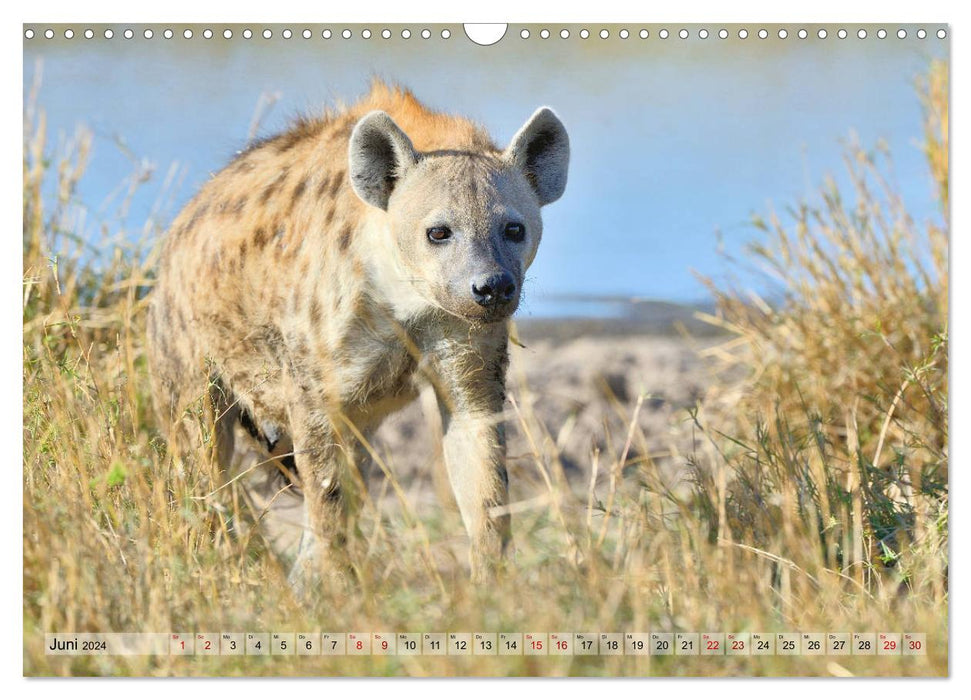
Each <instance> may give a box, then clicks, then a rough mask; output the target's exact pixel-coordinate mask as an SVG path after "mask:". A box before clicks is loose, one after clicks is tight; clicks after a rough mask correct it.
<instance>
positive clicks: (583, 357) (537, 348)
mask: <svg viewBox="0 0 971 700" xmlns="http://www.w3.org/2000/svg"><path fill="white" fill-rule="evenodd" d="M659 330H660V331H664V330H665V329H664V328H663V327H662V328H660V329H658V328H657V327H656V326H649V325H645V324H640V323H631V322H624V321H615V322H604V321H557V322H540V323H534V324H527V325H520V326H519V328H518V333H519V339H520V342H521V343H522V345H523V346H525V347H520V346H516V345H513V346H512V347H511V348H510V355H511V360H510V368H509V374H508V381H507V385H508V394H509V397H510V401H507V435H508V448H507V452H508V456H509V471H510V489H511V497H512V499H513V500H515V499H517V498H528V497H529V493H528V489H527V488H525V487H524V486H523V483H522V482H523V479H520V478H517V477H519V476H524V477H526V479H525V480H526V481H529V482H532V483H535V481H536V478H537V477H538V475H539V471H538V468H537V454H539V455H540V459H539V461H540V463H541V464H543V466H544V468H546V469H551V470H552V469H553V465H552V464H551V462H552V461H553V458H552V455H558V456H559V461H560V464H561V465H562V467H563V471H564V474H565V475H566V477H567V479H568V480H569V482H570V484H571V486H573V487H574V488H576V489H577V490H581V489H585V488H586V485H587V483H588V481H589V478H590V472H591V464H592V454H593V452H594V451H595V450H597V451H599V452H600V455H601V465H603V464H606V463H609V462H610V461H611V459H616V457H617V456H619V455H620V454H621V452H622V451H623V448H624V443H625V441H626V438H627V435H628V432H629V427H630V421H631V418H632V416H633V414H634V411H635V406H636V404H637V402H638V397H643V402H642V406H641V408H640V410H639V411H638V413H637V423H638V425H639V426H640V428H641V429H642V431H643V436H644V438H645V440H644V441H643V442H640V444H634V445H632V446H631V448H630V449H629V451H628V456H629V458H631V459H636V458H637V457H638V456H642V455H640V452H642V451H643V450H644V449H645V447H646V450H647V451H648V452H649V453H650V456H651V457H652V458H653V459H655V461H656V462H657V463H658V464H659V465H661V466H662V467H663V468H664V469H665V470H666V471H667V472H668V473H672V474H673V473H675V472H677V471H678V470H679V468H681V467H683V464H681V463H680V462H683V459H672V458H671V452H672V447H673V448H674V451H676V452H681V453H682V454H683V453H684V452H685V451H686V450H688V449H690V445H688V444H685V440H686V435H690V431H687V430H685V425H684V420H683V419H684V418H685V417H686V415H685V410H684V409H685V408H687V407H690V406H692V405H694V404H695V402H696V401H697V400H698V398H700V397H701V396H702V395H703V394H704V392H705V390H706V387H707V386H708V384H709V382H710V378H709V371H708V369H707V366H706V363H705V362H704V361H703V359H702V358H701V357H699V355H698V352H697V351H698V349H699V348H701V347H704V346H706V345H711V344H713V343H715V342H718V341H717V339H713V338H712V337H710V335H709V336H707V337H706V336H704V335H702V336H700V337H699V336H696V335H694V334H692V337H691V338H690V340H689V339H687V338H685V337H683V336H679V335H678V334H676V333H674V332H659ZM667 330H669V331H673V330H674V329H673V328H669V329H667ZM523 415H526V416H528V417H529V418H528V420H526V421H525V422H526V424H527V425H530V426H532V427H531V429H530V433H531V434H530V435H526V434H525V431H524V430H523V421H522V420H521V416H523ZM440 429H441V428H440V422H439V419H438V414H437V408H436V407H435V403H434V397H433V396H432V395H431V392H430V391H429V392H428V393H427V394H423V395H422V397H421V398H420V400H419V401H416V402H415V403H414V404H412V405H411V406H408V407H407V408H406V409H405V410H403V411H401V412H399V413H398V414H396V415H394V416H392V417H391V418H389V419H388V420H387V421H386V423H385V424H384V425H383V426H382V427H381V429H380V430H379V431H378V433H377V434H376V436H375V441H374V442H375V448H376V450H377V451H378V454H379V455H380V456H381V457H382V459H383V460H385V462H386V467H387V468H388V469H389V470H390V471H391V472H392V473H393V474H394V475H395V477H396V479H397V480H398V482H399V484H400V485H401V486H402V488H403V489H404V490H405V491H406V492H407V493H408V494H409V500H412V501H413V502H415V503H421V502H424V501H427V500H429V499H432V498H437V499H440V500H441V499H443V498H444V499H445V500H448V498H449V497H448V493H447V492H448V485H447V481H446V478H447V477H446V476H445V475H444V469H443V466H442V463H441V456H440V452H439V440H440V437H439V435H440V433H439V431H440ZM365 471H366V476H367V479H368V482H369V485H370V488H371V492H372V493H375V494H378V493H381V492H382V486H386V484H383V483H382V482H383V481H384V480H385V477H384V470H383V469H382V468H381V467H380V466H379V465H377V464H375V463H372V464H370V465H366V466H365ZM384 491H385V492H386V491H387V489H384Z"/></svg>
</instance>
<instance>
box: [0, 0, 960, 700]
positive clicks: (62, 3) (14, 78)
mask: <svg viewBox="0 0 971 700" xmlns="http://www.w3.org/2000/svg"><path fill="white" fill-rule="evenodd" d="M254 5H255V4H254ZM861 5H862V7H860V6H856V5H854V4H852V3H847V2H845V0H812V1H811V2H810V1H808V0H801V2H800V3H793V4H788V3H778V2H770V1H768V0H734V1H733V2H730V3H724V2H716V1H715V0H705V1H698V0H696V2H694V3H692V4H690V5H686V4H682V3H677V4H675V3H670V4H668V5H661V4H659V3H634V2H632V1H631V0H627V1H622V2H616V3H611V1H610V0H606V1H605V0H599V1H598V2H597V3H596V4H595V6H594V8H593V9H588V8H586V7H581V6H580V5H579V4H573V5H572V6H571V5H569V4H567V3H566V2H564V1H562V0H559V1H556V2H554V1H552V0H543V1H541V2H535V3H531V4H526V3H522V2H521V0H490V2H488V3H482V4H481V5H480V6H479V7H477V8H473V7H470V6H468V5H466V4H464V3H456V2H454V0H450V1H448V2H446V1H445V0H426V2H424V3H423V4H422V7H421V12H420V14H414V13H413V12H411V5H410V4H408V3H401V2H395V1H394V0H371V2H369V3H348V4H347V5H345V6H344V7H343V8H341V7H337V6H331V5H330V4H329V3H322V2H320V0H316V1H315V2H309V1H308V0H302V1H300V2H293V3H290V4H288V3H286V2H285V1H284V2H280V1H279V0H277V2H273V3H263V5H262V7H260V8H257V7H255V6H251V7H246V6H243V4H241V3H229V2H224V3H218V4H216V6H215V7H214V6H213V5H206V4H204V3H200V2H198V0H192V1H189V0H167V1H166V2H165V3H157V4H156V6H155V7H149V8H146V6H145V5H133V4H132V3H130V1H129V2H121V1H118V0H113V1H111V2H106V1H102V0H88V1H87V2H85V3H83V4H81V3H77V2H76V1H74V2H72V1H68V0H48V1H47V2H45V3H44V4H40V3H31V4H26V5H25V4H20V3H17V4H16V5H15V4H14V3H9V4H8V5H7V8H12V9H5V10H3V12H4V13H5V14H7V15H14V17H13V18H10V17H7V19H10V21H8V22H4V24H3V26H4V27H5V28H6V29H8V30H10V34H12V33H13V32H16V33H17V34H18V35H19V34H20V24H21V23H22V22H24V21H27V20H30V21H41V22H42V21H46V22H54V21H71V20H77V19H84V20H85V21H90V22H94V21H99V19H108V18H111V19H118V18H124V19H126V20H131V21H137V22H152V21H157V20H159V19H165V20H168V21H172V20H173V19H175V18H178V19H179V20H180V21H192V22H194V21H212V20H213V19H217V18H218V19H220V20H224V21H242V20H246V21H251V20H254V19H256V20H259V21H265V22H273V21H283V20H292V19H293V18H295V17H296V18H301V19H302V18H307V19H309V20H322V19H326V20H328V21H331V20H333V21H351V20H353V21H359V22H365V21H388V22H390V21H395V20H397V21H402V20H407V21H416V20H421V21H428V22H432V21H435V22H443V21H445V22H449V21H469V20H477V21H493V22H495V21H519V22H523V21H529V20H541V21H553V20H554V19H555V20H556V21H560V22H577V21H585V22H589V21H590V20H592V19H593V20H596V21H598V22H610V21H617V20H622V21H634V20H637V19H640V20H643V21H646V22H652V23H653V22H666V21H678V22H685V23H694V22H726V23H727V22H740V21H752V20H753V19H754V20H758V21H760V22H766V23H770V22H793V21H805V22H814V21H815V22H832V21H843V22H847V23H850V22H864V21H865V22H870V21H881V22H887V23H888V26H889V23H899V22H907V21H910V20H913V19H919V20H920V21H926V22H928V23H930V22H945V21H948V20H950V21H951V22H952V23H953V26H952V36H953V37H954V41H952V44H951V46H952V77H953V82H952V86H951V89H952V105H953V110H954V112H955V113H957V114H960V115H964V114H968V113H971V105H969V102H968V99H967V96H968V95H969V94H971V91H969V90H968V88H967V85H968V83H967V81H968V80H969V78H968V77H967V76H969V75H971V63H968V61H967V60H966V59H965V53H964V50H963V46H962V42H963V37H962V32H961V30H963V29H965V30H967V33H968V35H969V36H971V23H963V22H959V21H958V20H959V19H961V18H962V14H961V13H959V12H958V10H957V7H956V5H957V3H951V2H946V1H942V0H920V2H916V0H911V1H910V2H903V1H901V0H883V1H882V2H880V3H873V4H870V3H867V4H862V3H861ZM28 15H29V16H28ZM10 34H6V37H7V39H8V40H7V42H6V43H5V44H4V45H3V49H2V50H3V51H4V52H5V54H6V55H5V57H6V59H7V61H6V65H7V66H8V69H7V70H6V71H5V73H4V76H5V77H4V80H5V81H6V82H7V85H5V87H6V94H7V95H11V94H15V92H16V94H22V85H21V84H20V82H21V80H22V74H23V71H22V60H23V55H22V51H21V42H20V40H14V39H13V38H12V37H11V35H10ZM9 66H16V67H17V68H18V70H17V71H16V72H15V71H13V70H11V69H10V68H9ZM14 102H15V101H14ZM4 118H5V124H4V126H5V127H6V129H5V132H6V134H7V135H8V138H7V139H6V140H5V141H4V142H3V147H2V148H3V152H2V156H3V157H2V158H0V162H3V163H6V164H8V167H10V166H9V164H12V163H15V162H17V160H19V158H20V150H21V147H22V144H21V143H20V137H19V134H20V129H21V119H22V115H21V113H20V110H19V109H18V111H17V113H16V114H14V113H13V107H8V108H7V109H6V110H5V113H4ZM953 123H954V122H953V120H952V124H953ZM13 135H16V136H17V144H16V145H14V139H13ZM969 141H971V140H969ZM951 143H952V148H953V149H954V151H955V153H958V152H959V151H960V152H961V153H963V154H964V155H961V156H960V158H959V159H958V160H959V163H961V164H963V163H964V162H965V160H966V157H967V153H968V151H967V149H964V147H963V144H964V143H965V141H964V140H963V135H962V132H961V131H960V127H959V130H958V134H957V139H954V138H953V137H952V141H951ZM953 160H954V159H953V158H952V166H951V178H952V190H953V189H954V185H955V184H958V183H961V182H963V181H962V180H961V179H960V173H961V172H962V171H961V170H960V169H959V168H960V167H961V166H960V165H959V166H958V169H956V168H954V165H953ZM19 185H20V183H19V182H18V178H16V177H6V178H4V181H3V196H4V202H5V203H6V206H5V207H4V211H6V212H8V213H10V212H13V211H16V210H17V209H16V207H18V206H19V204H18V202H19V199H20V197H21V192H20V186H19ZM958 191H959V192H960V189H958ZM962 199H963V198H962V197H961V196H960V194H959V195H958V196H957V197H954V198H953V204H952V226H953V227H954V230H963V226H962V222H963V219H962V218H961V217H960V216H959V214H960V213H961V212H962V211H963V207H964V206H967V205H962V203H961V200H962ZM13 239H14V237H13V236H10V237H8V240H7V241H6V242H5V243H4V244H3V245H9V246H11V248H12V247H13V245H20V244H19V243H15V241H14V240H13ZM953 243H958V245H956V246H955V245H953ZM964 245H967V244H962V243H960V242H958V241H952V246H951V249H950V255H951V258H950V260H951V265H952V268H951V269H952V271H953V270H955V269H959V270H960V271H961V272H967V270H968V264H969V263H971V260H969V259H968V258H967V256H966V255H965V253H964V250H965V248H964V247H963V246H964ZM19 259H20V255H19V254H17V253H15V252H13V251H9V254H8V251H3V254H0V265H2V266H3V267H0V279H3V280H5V282H6V284H7V299H6V303H4V304H0V309H2V313H3V316H2V317H0V319H2V322H3V323H4V324H5V325H4V327H10V328H12V327H13V326H14V323H17V322H19V320H18V319H17V315H18V313H19V312H18V309H19V298H18V299H17V300H15V299H14V291H13V288H14V284H13V281H14V280H17V279H19V275H20V272H21V271H20V270H18V269H15V267H16V265H17V261H18V260H19ZM967 278H968V275H964V274H953V273H952V275H951V281H950V283H951V290H952V291H951V294H952V296H951V304H950V309H952V310H953V309H954V308H955V307H956V306H959V305H960V307H961V308H966V307H967V304H966V303H965V302H967V301H968V300H969V291H968V290H969V284H971V282H967V281H966V280H967ZM16 287H17V291H18V292H19V284H18V285H16ZM18 297H19V295H18ZM952 313H953V311H952ZM965 325H966V322H965ZM950 333H951V338H952V343H953V347H955V348H964V347H965V345H967V344H968V343H966V342H965V339H966V338H967V337H968V335H967V331H966V330H964V329H962V328H961V327H960V326H958V327H955V326H954V325H953V324H951V326H950ZM8 335H9V336H13V335H14V334H8ZM0 348H2V352H3V354H4V361H5V362H4V366H5V367H6V368H7V373H6V374H5V376H6V377H9V378H11V379H10V380H8V381H17V380H14V379H12V378H13V377H14V376H16V375H15V374H14V372H13V367H14V365H15V363H16V365H17V366H18V367H19V363H20V352H21V351H20V348H19V346H18V347H15V346H14V342H13V340H12V338H11V339H10V340H8V341H7V342H5V343H4V344H3V345H2V346H0ZM959 364H960V363H953V364H952V365H951V366H950V372H951V375H950V380H951V386H952V393H951V397H950V400H951V408H952V410H953V407H954V406H955V405H958V406H960V407H961V408H962V410H961V411H960V415H962V416H963V415H964V414H965V411H964V409H963V406H964V405H966V403H965V402H966V400H967V399H968V397H969V394H971V391H969V385H968V380H967V376H968V375H967V373H966V372H965V371H964V370H963V368H962V367H960V366H959ZM17 375H19V371H18V372H17ZM3 394H4V397H3V399H2V401H0V416H2V417H3V418H5V419H6V420H4V421H3V425H4V426H5V430H6V431H8V432H9V434H8V435H5V436H4V437H5V438H6V439H5V443H4V444H7V445H11V444H13V445H17V446H18V447H17V448H14V449H15V450H16V449H21V448H20V446H21V445H22V439H21V436H20V434H19V433H20V430H21V427H20V426H17V422H16V420H15V418H16V417H17V416H20V415H21V412H22V402H21V401H20V397H19V396H18V395H17V392H15V391H7V392H3ZM952 423H953V417H952ZM21 425H22V421H21ZM952 435H953V437H952V438H951V439H952V441H953V442H952V446H951V455H952V459H954V455H955V454H957V455H958V459H960V457H961V456H963V455H964V454H965V453H966V449H965V447H966V445H967V444H968V437H967V434H965V433H962V432H961V431H956V432H954V433H952ZM956 447H957V448H958V449H955V448H956ZM21 461H22V458H21ZM960 472H961V470H952V472H951V480H952V481H951V487H952V489H953V488H954V486H955V485H956V484H958V483H959V482H961V480H962V479H964V478H965V477H963V475H962V474H961V473H960ZM8 478H9V479H13V477H12V476H8ZM22 494H23V490H22V489H21V488H14V487H13V486H12V484H8V488H7V489H6V490H5V493H4V497H5V498H7V499H9V500H8V501H7V502H6V503H5V504H4V506H5V507H4V508H2V511H3V516H2V517H4V518H5V522H4V528H3V532H4V533H5V536H4V538H3V542H4V551H3V554H4V556H6V557H7V558H8V561H14V562H21V563H22V561H23V552H22V542H23V538H22V535H23V532H22V529H23V518H22V505H23V504H22ZM18 505H20V506H21V507H20V508H18V507H17V506H18ZM967 523H968V520H967V519H965V518H957V519H954V520H952V521H951V524H950V527H951V537H952V540H951V541H952V542H953V538H954V537H958V539H959V541H961V542H964V541H967V538H966V537H965V536H964V535H965V534H966V533H967V528H968V525H967ZM15 537H16V539H15ZM951 566H952V569H951V570H952V581H961V580H964V579H965V577H964V576H961V573H963V572H964V571H965V566H964V565H963V559H962V560H957V561H955V560H954V559H953V558H952V559H951ZM6 574H7V575H6V576H4V578H3V583H2V593H3V596H4V599H5V600H7V601H8V603H9V605H10V608H11V610H10V611H9V614H8V615H7V616H6V617H7V619H13V620H15V621H16V623H15V624H14V625H13V627H14V628H15V629H16V630H17V631H18V634H16V635H15V634H14V630H11V631H10V632H8V634H6V635H2V637H3V641H2V642H0V657H2V661H0V663H2V664H3V670H4V672H5V674H4V675H5V677H7V678H9V677H11V676H14V675H16V676H21V677H22V668H21V664H22V661H20V660H22V644H23V606H22V585H23V579H22V570H21V569H19V568H18V567H17V566H16V565H14V566H8V567H7V572H6ZM962 602H963V601H959V603H958V607H957V608H955V607H954V603H953V601H952V602H951V605H950V606H949V611H952V610H953V611H955V612H954V613H953V615H952V616H951V621H950V622H951V624H950V630H951V632H950V636H951V640H950V641H951V644H950V657H951V658H964V657H965V656H966V655H967V651H968V646H969V645H968V643H967V642H966V641H965V638H966V636H967V635H966V634H963V633H967V632H968V630H969V625H968V624H967V614H966V612H965V611H966V610H967V609H968V606H966V605H962V604H961V603H962ZM958 628H960V630H961V632H962V634H958V633H957V632H956V630H957V629H958ZM951 674H952V676H951V677H952V679H956V677H958V676H960V677H962V678H965V679H966V678H967V677H968V675H969V672H968V671H967V669H966V666H965V667H964V668H962V667H961V666H960V665H953V666H952V669H951ZM83 682H85V683H87V684H89V688H92V687H93V689H95V690H96V692H97V693H98V694H99V696H101V697H112V696H113V695H114V694H115V693H118V694H119V695H120V694H121V693H125V694H126V695H128V694H129V693H131V692H132V690H133V687H132V685H131V684H130V683H125V682H122V683H119V682H118V681H109V680H105V679H85V680H84V681H83ZM268 682H270V683H272V681H265V682H264V681H261V682H259V683H238V682H237V683H234V684H233V688H232V691H233V692H234V693H238V694H239V696H240V697H242V698H246V697H250V696H256V695H257V694H259V695H260V696H262V695H264V694H265V693H266V692H267V691H268V690H270V687H269V686H268V685H267V683H268ZM391 682H392V683H393V684H394V686H395V689H394V692H395V693H402V692H403V693H404V696H405V697H408V693H414V694H415V695H416V696H418V695H420V697H421V698H422V700H429V699H431V698H437V697H445V696H446V695H448V696H449V697H450V698H452V699H453V700H454V695H455V693H457V692H461V694H462V697H463V700H478V699H479V698H483V699H485V698H488V700H495V698H494V694H495V693H496V692H497V691H498V692H502V693H507V692H509V690H510V689H511V688H513V687H515V688H516V689H517V690H520V691H529V690H533V691H535V688H536V686H535V681H531V680H511V681H506V682H504V683H503V685H502V686H498V685H493V684H490V683H480V682H478V680H467V679H466V680H456V681H454V682H450V683H444V684H443V683H440V682H439V683H436V682H430V681H425V682H421V681H409V682H407V683H405V682H399V683H395V682H394V681H391ZM633 682H635V681H630V680H626V679H615V680H610V681H599V682H593V685H591V683H590V682H584V683H579V684H563V683H560V684H558V686H559V687H558V688H556V692H557V693H558V694H560V695H561V697H562V698H573V697H576V698H579V697H580V696H581V695H583V696H586V695H588V694H589V693H590V692H597V691H598V690H600V689H605V690H609V691H610V692H617V691H622V690H630V691H633V692H642V690H643V688H640V687H633V688H632V687H631V686H629V685H628V684H630V683H633ZM764 682H765V681H761V680H759V681H755V680H732V681H731V683H732V689H733V692H739V691H741V692H744V691H746V690H751V691H754V690H755V689H756V688H759V687H760V686H761V687H763V688H764V685H763V683H764ZM780 682H781V681H780ZM862 682H863V683H865V687H861V685H860V682H854V683H850V684H839V685H837V684H834V683H827V684H826V685H825V687H823V686H820V685H817V684H815V683H793V682H788V683H786V685H785V688H784V692H785V693H786V694H787V696H790V697H791V698H793V700H798V699H800V698H810V697H812V699H813V700H816V698H817V696H818V693H819V692H821V691H822V692H825V693H826V694H827V695H828V696H831V697H832V696H833V695H834V694H835V695H836V696H837V697H840V696H845V697H848V698H849V697H852V698H854V699H856V698H858V697H859V695H860V693H861V692H866V691H867V690H873V689H874V688H873V687H872V685H871V684H873V685H877V686H881V685H882V686H883V690H884V691H890V692H894V690H895V689H896V690H899V689H900V688H901V687H905V688H906V690H907V692H908V694H916V693H920V692H923V691H924V690H925V687H924V684H925V683H927V684H928V685H927V688H926V689H927V690H931V691H932V692H933V693H934V694H935V697H936V698H941V697H949V696H952V697H956V696H957V695H956V693H955V689H956V688H957V687H958V684H957V683H956V682H952V683H946V684H942V683H934V682H933V681H926V680H913V681H907V683H906V686H899V685H894V686H891V683H896V682H897V681H896V680H873V679H867V680H864V681H862ZM311 683H313V681H301V680H287V681H285V686H281V689H284V688H285V692H288V693H289V692H294V693H297V692H303V691H314V690H316V691H318V692H319V690H320V687H319V686H316V687H315V686H312V685H311ZM651 683H652V688H651V690H652V692H664V691H665V690H669V691H675V692H683V691H684V687H683V681H664V680H660V681H658V680H652V681H651ZM657 683H660V687H659V686H658V685H656V684H657ZM757 683H758V685H756V684H757ZM90 684H94V685H93V686H92V685H90ZM669 684H670V685H669ZM931 684H932V685H931ZM595 686H596V688H595ZM705 687H707V688H714V686H712V685H711V681H706V682H705ZM772 687H773V688H776V689H777V690H782V688H780V687H778V686H776V684H775V683H773V684H772ZM70 688H73V684H72V685H71V686H70ZM70 688H69V687H67V686H65V685H64V683H62V682H59V683H52V684H46V685H45V684H44V683H42V682H39V681H34V680H31V681H30V687H29V690H28V689H24V690H28V692H29V693H30V695H31V696H32V698H34V700H37V699H38V698H45V697H55V694H56V697H57V698H58V700H64V693H65V691H68V692H70ZM190 688H191V689H192V690H201V691H203V692H207V691H208V692H212V691H213V690H214V685H213V681H211V680H196V679H193V680H187V681H180V682H179V685H178V687H177V688H174V689H173V688H170V687H167V685H166V684H165V683H140V684H139V685H138V690H137V692H138V693H139V695H140V696H141V698H140V700H152V699H153V698H156V697H159V698H161V697H165V698H166V700H170V697H171V694H172V692H173V691H174V692H179V693H182V692H185V690H188V689H190ZM353 688H354V691H355V692H367V691H374V692H377V693H381V692H387V691H389V690H390V686H389V685H388V681H377V680H372V681H367V680H365V681H356V682H355V684H354V686H353ZM697 688H698V689H700V686H698V687H697ZM878 692H879V691H878Z"/></svg>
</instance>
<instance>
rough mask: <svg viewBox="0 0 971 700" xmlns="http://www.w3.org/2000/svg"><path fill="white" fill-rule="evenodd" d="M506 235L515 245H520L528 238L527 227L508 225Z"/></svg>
mask: <svg viewBox="0 0 971 700" xmlns="http://www.w3.org/2000/svg"><path fill="white" fill-rule="evenodd" d="M505 234H506V238H508V239H509V240H510V241H512V242H513V243H519V242H521V241H522V240H523V239H524V238H526V227H525V226H523V225H522V224H506V230H505Z"/></svg>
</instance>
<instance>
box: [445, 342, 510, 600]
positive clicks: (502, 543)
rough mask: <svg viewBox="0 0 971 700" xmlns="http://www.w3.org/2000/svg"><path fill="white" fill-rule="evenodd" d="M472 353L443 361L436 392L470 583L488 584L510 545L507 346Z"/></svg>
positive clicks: (493, 345) (501, 344)
mask: <svg viewBox="0 0 971 700" xmlns="http://www.w3.org/2000/svg"><path fill="white" fill-rule="evenodd" d="M502 340H503V342H501V343H493V344H490V345H491V349H490V348H489V347H486V348H484V349H483V348H476V350H475V352H474V353H472V356H470V357H468V356H467V357H465V358H461V357H459V358H455V357H453V358H451V361H446V363H445V366H444V367H443V369H444V372H443V374H444V378H443V380H442V381H441V383H440V387H439V389H437V393H438V397H439V407H440V410H441V413H442V425H443V428H444V433H445V435H444V445H443V446H444V455H445V465H446V468H447V470H448V475H449V480H450V481H451V483H452V490H453V491H454V492H455V500H456V501H457V503H458V506H459V511H460V512H461V514H462V521H463V522H464V523H465V529H466V530H467V531H468V533H469V539H470V540H471V550H470V553H469V559H470V563H471V568H472V580H473V582H476V583H482V582H485V581H488V580H490V579H491V578H493V576H494V574H495V572H496V568H497V566H498V565H499V564H500V562H501V561H502V559H503V556H504V554H505V552H506V549H507V547H508V544H509V540H510V517H509V515H508V513H502V512H499V513H497V512H496V511H497V510H499V511H501V510H502V508H503V507H504V506H506V505H507V504H508V499H509V494H508V477H507V473H506V440H505V428H504V425H503V416H502V412H503V403H504V401H505V371H506V362H507V360H506V346H505V339H504V337H503V339H502Z"/></svg>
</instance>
